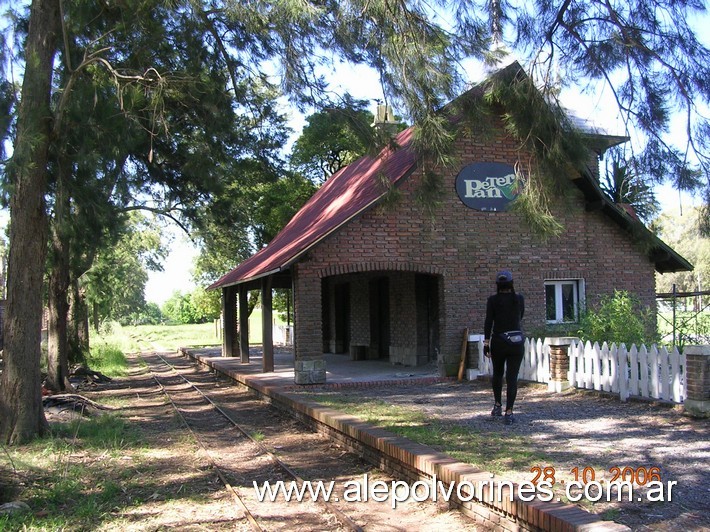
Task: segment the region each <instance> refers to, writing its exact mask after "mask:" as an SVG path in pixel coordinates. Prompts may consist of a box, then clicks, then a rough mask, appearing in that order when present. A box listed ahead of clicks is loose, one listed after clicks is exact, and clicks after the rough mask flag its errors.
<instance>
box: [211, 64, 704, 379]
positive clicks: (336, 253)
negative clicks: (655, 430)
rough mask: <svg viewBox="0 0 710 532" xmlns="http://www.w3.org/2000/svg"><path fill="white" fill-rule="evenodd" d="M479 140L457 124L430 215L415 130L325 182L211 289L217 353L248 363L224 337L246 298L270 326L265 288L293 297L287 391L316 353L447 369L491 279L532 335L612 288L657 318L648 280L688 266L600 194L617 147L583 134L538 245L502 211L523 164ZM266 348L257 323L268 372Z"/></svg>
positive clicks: (233, 337)
mask: <svg viewBox="0 0 710 532" xmlns="http://www.w3.org/2000/svg"><path fill="white" fill-rule="evenodd" d="M511 69H518V70H519V69H520V67H519V66H518V65H517V64H515V63H514V64H513V65H511V66H510V67H508V68H507V69H506V70H507V71H510V70H511ZM476 90H477V89H476V88H474V89H472V91H471V92H470V94H468V97H474V98H475V97H476ZM495 120H499V119H495ZM485 131H486V133H485V134H484V133H482V131H477V130H476V128H475V127H467V128H462V131H461V132H460V133H459V134H458V136H457V138H456V142H455V155H456V157H457V161H458V164H456V165H454V166H453V167H448V168H436V169H435V171H436V172H437V173H438V174H439V176H440V179H441V183H442V184H443V187H442V193H441V196H440V197H439V201H438V202H437V203H436V204H434V205H431V204H430V205H427V204H425V203H424V202H423V201H422V200H421V199H420V198H421V196H420V192H421V184H422V178H423V172H424V171H423V168H424V167H425V164H424V163H423V162H422V160H419V159H418V157H417V155H416V154H415V152H414V150H413V149H412V147H411V146H412V137H413V129H412V128H410V129H407V130H405V131H403V132H402V133H400V134H399V136H398V137H397V139H396V144H397V146H399V148H398V149H396V150H392V149H385V150H383V151H382V152H381V153H380V155H379V156H378V157H375V158H372V157H363V158H362V159H360V160H358V161H356V162H354V163H353V164H351V165H349V166H348V167H346V168H344V169H342V170H341V171H339V172H338V173H337V174H335V175H334V176H332V177H331V178H330V179H329V180H328V181H327V182H326V183H325V184H324V185H323V186H322V187H321V189H320V190H319V191H318V192H316V194H315V195H314V196H313V197H312V198H311V199H310V200H309V202H307V203H306V205H304V207H303V208H302V209H301V210H300V211H299V212H298V213H297V214H296V215H295V216H294V218H293V219H292V220H291V221H290V222H289V223H288V224H287V226H286V227H285V228H284V229H283V230H282V232H281V233H279V235H277V236H276V237H275V238H274V240H273V241H272V242H271V243H270V244H269V245H268V246H267V247H265V248H264V249H262V250H260V251H259V252H258V253H257V254H255V255H254V256H252V257H251V258H249V259H248V260H246V261H245V262H243V263H242V264H240V265H239V266H238V267H237V268H235V269H234V270H232V271H231V272H229V273H227V274H226V275H224V276H223V277H222V278H221V279H219V280H218V281H217V282H216V283H215V284H214V285H212V287H211V288H220V289H221V290H222V292H223V304H224V318H225V319H224V323H225V324H226V326H225V331H224V336H223V338H224V346H223V349H224V355H225V356H235V355H237V354H239V353H240V352H241V353H242V359H243V360H248V344H247V343H246V342H245V337H246V335H241V336H242V338H241V339H240V338H239V335H238V334H237V333H236V327H235V324H236V323H237V322H239V323H240V324H241V325H242V326H241V327H240V330H241V331H246V317H245V316H242V313H239V319H237V312H236V308H237V306H238V307H239V308H240V309H242V308H246V297H247V295H246V293H247V291H248V290H253V289H259V290H261V291H262V296H263V299H262V305H263V307H264V316H265V318H264V320H265V323H267V324H270V323H271V316H270V307H271V304H270V299H271V289H272V288H276V287H285V288H292V290H293V298H294V346H295V359H296V362H295V364H296V381H297V382H300V383H307V382H322V381H323V380H324V379H325V370H324V362H323V356H322V355H323V353H326V352H330V353H344V354H349V355H350V356H351V357H352V358H353V359H355V360H360V359H388V360H389V361H390V362H392V363H393V364H403V365H421V364H427V363H430V362H433V361H437V362H438V363H439V364H440V365H444V366H445V365H447V364H455V363H456V361H457V360H458V357H459V352H460V348H461V342H462V331H463V329H464V328H465V327H470V328H472V330H473V331H478V332H481V331H482V329H483V320H484V316H485V304H486V298H487V296H488V295H489V294H490V293H492V292H493V291H494V288H495V285H494V281H493V280H494V276H495V273H496V272H497V271H499V270H501V269H509V270H511V271H512V272H513V275H514V277H515V282H516V290H517V291H519V292H521V293H523V294H524V295H525V297H526V316H525V320H524V326H525V328H526V329H527V330H536V331H540V330H543V329H545V327H548V326H551V325H555V324H559V323H565V322H573V321H575V320H576V319H577V318H578V316H579V310H580V309H581V308H583V306H584V305H585V304H586V305H590V304H594V303H595V302H596V301H598V300H599V298H600V297H601V296H602V295H604V294H608V293H613V291H614V290H615V289H623V290H628V291H629V292H633V293H635V294H636V295H637V296H638V297H639V298H640V300H641V302H642V303H643V304H644V305H647V306H649V307H651V308H655V277H654V273H655V271H659V272H667V271H678V270H687V269H690V268H692V266H691V265H690V264H688V262H687V261H685V259H683V258H682V257H680V256H679V255H678V254H677V253H675V252H674V251H673V250H672V249H670V248H669V247H668V246H667V245H666V244H664V243H663V242H661V241H660V240H659V239H658V238H657V237H655V236H654V235H652V234H651V233H650V232H649V231H648V230H647V229H646V228H645V227H643V225H642V224H641V223H640V222H639V221H638V219H636V218H635V216H633V213H632V212H630V211H629V210H628V209H625V208H623V207H622V206H619V205H615V204H614V203H612V202H611V200H609V199H608V198H607V196H605V195H604V194H603V193H602V192H601V190H600V189H599V186H598V166H599V159H598V158H599V156H601V155H602V154H603V152H604V150H605V149H607V148H608V147H610V146H612V145H614V144H618V143H620V142H623V141H624V140H625V139H623V138H619V137H612V136H607V135H599V134H596V133H595V134H590V135H589V136H588V139H589V147H590V161H592V162H590V164H589V167H588V171H587V172H583V173H581V174H575V175H570V176H568V177H569V185H568V186H569V188H570V194H569V196H570V198H567V199H565V200H560V201H555V202H554V212H553V214H554V215H555V217H556V218H557V219H558V220H559V221H560V222H561V223H562V224H563V225H564V232H563V233H562V234H561V236H559V237H556V238H551V239H548V240H543V239H541V238H540V237H539V236H537V235H536V234H535V233H534V232H533V231H532V230H531V229H530V228H528V227H527V226H526V224H525V223H524V221H523V219H522V218H521V216H520V215H519V214H517V213H514V212H510V211H508V210H506V207H507V204H508V201H509V200H510V199H512V198H513V197H514V195H515V191H514V189H513V179H512V178H513V177H514V174H515V169H514V168H515V166H516V165H517V164H518V163H519V161H521V160H524V159H525V158H526V157H528V155H527V154H523V153H521V150H520V143H519V142H518V141H516V140H515V139H514V138H512V137H511V136H509V135H507V134H506V133H505V130H504V128H503V124H502V122H500V121H498V122H497V127H494V128H493V129H490V128H487V129H486V130H485ZM491 131H493V133H491ZM424 162H426V161H424ZM640 237H643V240H644V241H645V245H643V246H641V245H639V240H640ZM238 300H239V302H240V304H239V305H237V301H238ZM270 344H271V339H270V325H268V326H265V327H264V370H265V371H269V370H271V369H273V355H272V353H273V351H272V347H271V345H270Z"/></svg>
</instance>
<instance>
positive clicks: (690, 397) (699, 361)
mask: <svg viewBox="0 0 710 532" xmlns="http://www.w3.org/2000/svg"><path fill="white" fill-rule="evenodd" d="M683 351H684V353H685V390H686V391H685V395H686V397H685V405H684V406H685V411H686V412H688V413H689V414H690V415H692V416H695V417H710V345H688V346H686V347H685V349H684V350H683Z"/></svg>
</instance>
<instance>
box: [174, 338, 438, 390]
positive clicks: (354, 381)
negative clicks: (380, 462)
mask: <svg viewBox="0 0 710 532" xmlns="http://www.w3.org/2000/svg"><path fill="white" fill-rule="evenodd" d="M181 351H183V352H186V353H187V354H189V356H191V357H193V358H198V359H200V360H201V361H202V362H204V363H206V364H208V365H210V366H212V367H214V368H215V369H217V370H219V371H222V372H224V373H225V374H230V375H234V374H238V375H241V376H242V379H238V380H249V381H252V382H257V381H258V382H261V383H263V384H269V385H270V386H281V387H288V386H295V384H294V369H293V367H294V360H293V350H292V349H290V348H285V347H275V348H274V371H273V373H262V352H261V347H252V348H251V350H250V353H249V363H248V364H243V363H242V362H241V360H240V359H239V358H238V357H230V358H225V357H223V356H222V350H221V349H220V348H202V349H198V348H183V349H181ZM325 360H326V386H358V385H373V384H378V385H379V384H383V383H387V382H397V383H409V384H411V383H412V382H422V383H432V382H440V381H444V380H450V378H446V377H439V372H438V369H437V367H436V364H435V363H433V362H432V363H430V364H428V365H426V366H418V367H408V366H401V365H393V364H391V363H390V362H388V361H387V360H350V357H349V356H348V355H334V354H331V353H328V354H326V355H325ZM247 377H248V378H247ZM304 386H307V385H304ZM320 386H322V385H320Z"/></svg>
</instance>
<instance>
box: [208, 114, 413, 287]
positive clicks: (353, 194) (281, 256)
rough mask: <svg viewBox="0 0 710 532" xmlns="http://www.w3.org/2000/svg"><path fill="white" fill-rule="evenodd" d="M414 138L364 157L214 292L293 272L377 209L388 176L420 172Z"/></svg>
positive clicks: (406, 136)
mask: <svg viewBox="0 0 710 532" xmlns="http://www.w3.org/2000/svg"><path fill="white" fill-rule="evenodd" d="M412 135H413V129H412V128H409V129H406V130H404V131H402V132H401V133H400V134H399V135H397V137H396V138H395V143H396V145H397V146H398V148H397V149H396V150H393V149H391V148H385V149H383V150H382V151H381V152H380V154H379V155H378V156H377V157H375V158H373V157H369V156H366V157H362V158H360V159H358V160H357V161H355V162H354V163H352V164H350V165H348V166H346V167H345V168H343V169H341V170H340V171H338V172H337V173H335V174H334V175H332V176H331V177H330V178H329V179H328V180H327V181H326V182H325V183H324V184H323V186H322V187H321V188H320V189H319V190H318V191H317V192H316V193H315V194H314V195H313V196H312V197H311V199H310V200H308V201H307V202H306V204H305V205H304V206H303V207H302V208H301V210H299V211H298V212H297V213H296V215H295V216H294V217H293V218H291V221H290V222H288V224H286V226H285V227H284V228H283V229H282V230H281V232H280V233H279V234H278V235H276V236H275V237H274V239H273V240H272V241H271V242H270V243H269V245H268V246H266V247H265V248H262V249H261V250H260V251H259V252H258V253H256V254H254V255H252V256H251V257H249V258H248V259H247V260H245V261H244V262H242V263H241V264H239V266H237V267H236V268H235V269H233V270H232V271H230V272H229V273H226V274H225V275H223V276H222V277H221V278H220V279H219V280H218V281H216V282H215V283H214V284H212V285H211V286H210V287H209V289H214V288H223V287H225V286H230V285H234V284H239V283H243V282H246V281H249V280H252V279H256V278H258V277H262V276H264V275H267V274H270V273H275V272H277V271H280V270H282V269H284V268H286V267H288V266H290V265H291V264H293V263H294V262H296V261H297V260H298V258H299V257H300V256H301V255H303V253H305V252H306V251H307V250H308V249H310V248H311V247H312V246H313V245H315V244H316V243H318V242H319V241H321V240H322V239H323V238H325V237H326V236H328V235H329V234H331V233H332V232H333V231H335V230H336V229H338V228H339V227H341V226H342V225H343V224H345V223H347V222H348V221H349V220H350V219H352V218H353V217H354V216H356V215H358V214H360V213H361V212H362V211H363V210H365V209H367V208H368V207H370V206H371V205H373V204H374V203H375V202H376V201H377V200H379V199H380V198H381V197H382V196H383V195H384V194H385V193H386V192H387V190H386V187H384V186H383V184H382V181H381V180H382V177H383V176H384V177H386V178H387V179H388V180H389V182H390V183H391V184H393V185H394V184H396V183H397V182H398V181H400V180H401V179H402V178H403V177H405V176H406V175H408V173H409V172H410V170H412V169H413V168H414V166H415V164H416V161H417V157H416V154H415V152H414V150H413V149H412Z"/></svg>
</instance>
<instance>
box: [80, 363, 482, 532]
mask: <svg viewBox="0 0 710 532" xmlns="http://www.w3.org/2000/svg"><path fill="white" fill-rule="evenodd" d="M169 360H170V362H171V363H173V364H175V365H176V366H178V367H179V368H180V371H181V372H182V373H184V374H185V375H186V376H188V378H189V379H190V380H194V381H195V382H197V383H199V386H200V388H201V389H203V391H205V392H206V393H208V394H209V395H210V397H211V398H213V399H215V400H217V401H218V402H219V404H220V406H221V407H222V408H224V409H225V410H226V411H227V412H228V413H229V414H230V415H232V416H233V417H235V418H236V419H237V420H238V423H239V424H240V425H242V426H243V427H245V428H246V430H247V432H248V433H249V434H252V435H256V436H257V438H258V439H259V441H260V442H261V443H262V444H264V445H265V446H266V447H268V448H269V449H271V450H273V451H274V452H276V453H277V455H278V456H279V458H280V459H281V460H283V461H285V462H286V463H287V464H288V465H289V466H290V467H291V468H292V469H294V470H296V471H297V472H298V474H299V476H300V477H301V478H303V479H304V480H310V481H318V480H323V481H325V482H330V481H331V480H333V481H334V482H335V487H334V493H335V494H336V495H338V496H339V498H340V502H339V503H338V505H339V508H340V510H341V511H342V512H344V513H345V514H347V515H348V517H350V518H351V519H352V520H353V521H354V522H355V523H357V524H358V525H359V526H360V527H362V529H364V530H378V531H404V530H476V528H475V526H474V525H473V523H472V522H471V521H470V520H469V519H467V518H466V517H465V516H463V515H462V514H460V513H459V512H457V511H449V509H448V508H447V507H442V506H437V504H435V503H432V502H429V501H426V502H421V503H419V502H415V501H407V502H404V503H400V504H399V505H398V507H397V508H396V509H392V508H391V505H390V501H386V502H382V503H378V502H375V501H373V500H369V501H368V502H366V503H355V502H345V501H343V497H342V495H343V491H344V489H345V488H346V487H347V486H352V482H353V481H361V480H362V479H363V476H364V475H367V476H368V479H369V481H371V482H374V481H377V480H379V481H383V482H385V483H387V484H390V483H391V482H392V481H393V480H394V479H393V478H392V477H390V476H388V475H386V474H384V473H382V472H381V471H378V470H377V469H375V468H373V467H372V466H371V465H370V464H368V463H366V462H364V461H362V460H361V459H360V458H359V457H357V456H356V455H353V454H352V453H350V452H347V451H346V450H345V449H343V448H341V447H339V446H338V445H336V444H334V443H332V442H331V441H329V440H328V439H326V438H325V437H323V436H321V435H319V434H316V433H313V432H312V431H311V430H310V429H309V428H307V427H305V426H304V425H302V424H301V423H299V422H297V421H296V420H295V419H293V418H291V417H290V416H288V415H286V414H284V413H283V412H281V411H279V410H277V409H274V408H272V407H270V406H268V405H267V404H266V403H264V402H262V401H259V400H256V399H255V398H254V397H253V396H252V395H251V394H249V393H248V392H245V391H243V390H242V389H240V388H238V387H236V386H235V385H234V384H233V383H232V381H228V380H225V379H220V378H217V377H215V375H214V374H211V373H209V372H208V371H206V370H203V369H197V368H196V367H195V366H194V365H192V364H191V363H190V362H189V361H187V360H186V359H184V358H181V357H177V356H174V355H173V356H170V357H169ZM153 362H154V361H153ZM131 365H132V367H133V371H132V374H131V376H130V377H128V378H125V379H118V380H116V381H114V383H111V385H110V386H109V387H107V388H106V389H103V390H101V391H97V392H94V393H92V394H89V395H90V396H91V397H92V398H93V399H95V400H97V401H102V400H103V401H105V402H111V401H113V400H115V398H116V397H123V398H124V399H126V398H130V399H129V401H130V403H131V404H130V407H128V408H126V409H124V411H125V412H126V413H127V414H128V413H129V412H130V414H128V416H129V419H130V421H131V423H133V424H134V425H135V426H137V427H138V428H139V429H140V431H141V434H144V435H145V437H146V443H148V442H150V443H149V445H150V446H151V447H154V446H155V447H158V446H159V447H161V450H160V451H159V452H158V451H157V450H156V451H155V453H156V456H155V459H153V458H149V459H148V461H149V463H147V464H146V463H143V464H142V466H141V470H142V471H144V470H145V468H146V467H148V468H149V470H150V471H151V474H150V478H149V479H146V482H145V486H144V489H141V492H140V493H135V492H133V491H132V490H133V489H135V488H133V487H132V488H131V489H130V490H128V489H125V490H124V495H122V497H126V498H137V497H138V498H140V499H142V500H143V501H144V502H143V503H142V504H140V505H131V504H118V505H117V509H116V511H115V512H114V515H113V516H112V517H111V519H107V520H106V521H105V522H104V523H102V524H101V525H100V526H97V527H96V529H100V530H115V529H121V530H156V529H162V528H173V527H176V528H179V529H181V530H185V529H188V530H190V529H195V530H197V529H204V528H208V529H209V530H221V529H232V530H233V529H237V530H242V529H243V530H248V529H249V524H248V522H247V521H246V519H245V516H244V512H243V511H242V510H241V509H240V508H239V506H238V505H237V504H235V503H234V501H233V500H232V499H231V497H230V495H229V493H228V492H227V490H226V489H225V488H224V486H223V485H221V483H220V481H219V479H218V477H217V475H216V473H215V472H214V471H213V470H212V468H211V467H210V463H209V460H208V459H207V457H206V456H205V453H204V451H201V450H199V448H198V445H197V444H196V442H195V441H194V440H193V438H192V437H191V436H190V435H189V434H188V433H187V432H186V431H185V430H184V427H182V426H181V423H182V422H181V421H180V419H179V418H178V417H176V415H175V414H174V412H173V410H172V406H171V404H170V403H169V402H167V401H166V399H165V397H164V395H163V393H162V392H161V391H160V390H159V388H158V386H157V384H156V383H155V381H153V379H152V378H151V376H150V373H149V370H148V368H147V367H145V366H142V367H141V366H139V361H138V360H137V358H135V357H134V358H132V359H131ZM150 366H151V367H152V366H153V363H152V362H151V364H150ZM163 379H164V375H163V376H161V377H160V380H161V381H162V380H163ZM170 387H171V389H173V388H174V390H173V391H171V395H172V394H175V393H176V394H178V395H176V396H175V398H174V400H175V401H176V404H177V405H178V406H179V408H180V410H181V411H183V414H184V415H185V417H186V419H187V421H188V423H189V424H190V426H191V427H192V428H193V430H194V431H195V433H196V434H198V436H199V437H200V439H201V440H203V442H204V443H205V445H206V446H207V448H208V450H209V452H210V455H211V456H212V458H213V459H214V460H215V462H216V463H217V465H218V466H219V468H220V469H222V470H223V471H225V472H226V476H227V478H228V481H229V483H230V484H232V485H233V486H234V487H235V488H236V489H237V490H238V491H239V493H240V494H241V495H242V496H243V497H244V500H245V501H246V504H247V505H248V507H249V509H250V511H251V512H252V513H253V514H254V515H255V517H256V518H257V521H258V522H259V524H260V525H261V526H262V527H263V528H264V529H265V530H342V529H344V528H343V526H342V525H341V524H340V523H339V522H338V521H337V520H336V519H335V518H334V517H333V516H331V515H328V512H327V510H326V509H324V508H322V507H320V506H318V505H315V504H313V503H311V502H302V503H299V502H286V501H285V500H284V498H283V496H279V497H278V498H277V500H275V501H264V502H259V501H258V500H257V497H256V491H255V490H254V488H253V481H255V480H256V481H257V482H258V483H259V485H262V483H263V482H264V481H266V480H269V481H278V480H286V478H284V477H283V475H282V474H281V473H279V471H278V468H276V467H275V466H274V464H273V463H272V462H271V461H270V460H268V459H267V458H266V457H265V456H263V453H260V452H259V450H258V449H256V448H255V447H254V445H253V444H251V443H250V441H248V439H247V438H246V437H244V436H243V435H240V434H239V433H237V432H236V431H235V430H233V429H232V428H230V427H229V426H227V424H226V423H224V422H223V420H222V421H220V420H219V419H218V418H213V417H212V415H211V414H210V412H209V407H208V406H206V405H205V404H204V403H202V402H200V401H199V400H198V399H197V398H195V397H193V398H190V397H187V396H182V392H180V391H179V390H178V388H179V386H178V387H177V388H176V387H175V385H174V383H173V384H171V385H170ZM126 458H127V459H126V465H127V467H128V469H130V467H131V460H130V456H127V457H126ZM116 474H119V472H118V471H116ZM120 474H123V475H126V474H129V473H127V472H125V471H124V472H120ZM348 482H350V484H347V483H348ZM148 492H150V493H148ZM181 494H184V497H183V496H181Z"/></svg>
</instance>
